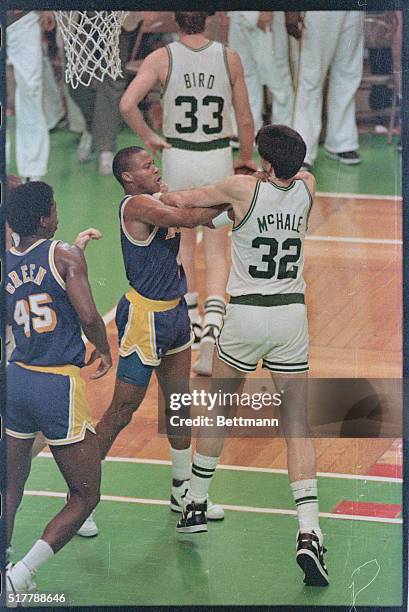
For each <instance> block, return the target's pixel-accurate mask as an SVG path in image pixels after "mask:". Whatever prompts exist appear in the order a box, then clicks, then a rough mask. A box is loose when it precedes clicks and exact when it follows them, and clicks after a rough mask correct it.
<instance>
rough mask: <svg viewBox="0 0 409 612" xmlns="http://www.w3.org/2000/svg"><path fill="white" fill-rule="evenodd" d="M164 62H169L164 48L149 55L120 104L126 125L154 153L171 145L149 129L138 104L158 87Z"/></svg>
mask: <svg viewBox="0 0 409 612" xmlns="http://www.w3.org/2000/svg"><path fill="white" fill-rule="evenodd" d="M164 62H165V63H167V62H168V56H167V52H166V49H164V48H163V49H157V50H156V51H154V52H153V53H151V54H150V55H148V57H147V58H146V59H145V60H144V61H143V62H142V65H141V67H140V68H139V70H138V74H137V75H136V77H135V78H134V79H133V80H132V81H131V83H130V85H129V87H128V88H127V90H126V91H125V93H124V95H123V96H122V98H121V101H120V103H119V110H120V112H121V114H122V117H123V118H124V119H125V121H126V123H127V124H128V125H129V127H130V128H131V129H132V130H133V131H134V132H135V133H136V134H138V136H140V137H141V138H142V140H143V142H144V143H145V146H146V147H147V148H148V149H151V150H152V151H154V152H155V151H158V150H161V149H167V148H169V147H170V145H169V144H168V143H167V142H166V140H164V139H163V138H161V137H160V136H158V134H156V133H155V132H154V131H153V130H152V129H151V128H150V127H149V125H148V124H147V123H146V121H145V119H144V118H143V114H142V113H141V111H140V110H139V108H138V104H139V103H140V102H142V100H143V99H144V98H145V96H147V95H148V93H149V92H150V91H151V89H153V87H154V86H155V85H156V83H157V81H158V80H159V74H160V68H161V67H162V64H163V63H164Z"/></svg>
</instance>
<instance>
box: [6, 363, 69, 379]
mask: <svg viewBox="0 0 409 612" xmlns="http://www.w3.org/2000/svg"><path fill="white" fill-rule="evenodd" d="M15 363H16V364H17V365H18V366H20V367H21V368H25V369H26V370H33V372H44V374H59V375H61V376H75V377H76V376H79V375H80V371H81V368H79V367H78V366H75V365H64V366H35V365H27V364H26V363H22V362H21V361H16V362H15Z"/></svg>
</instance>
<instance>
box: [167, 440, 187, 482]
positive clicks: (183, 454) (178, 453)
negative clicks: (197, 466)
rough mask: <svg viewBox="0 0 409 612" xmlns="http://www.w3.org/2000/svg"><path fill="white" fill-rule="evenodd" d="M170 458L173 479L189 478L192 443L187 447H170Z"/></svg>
mask: <svg viewBox="0 0 409 612" xmlns="http://www.w3.org/2000/svg"><path fill="white" fill-rule="evenodd" d="M170 456H171V459H172V478H173V479H174V480H189V478H190V474H191V471H192V445H190V446H189V448H184V449H182V450H177V449H176V448H171V449H170Z"/></svg>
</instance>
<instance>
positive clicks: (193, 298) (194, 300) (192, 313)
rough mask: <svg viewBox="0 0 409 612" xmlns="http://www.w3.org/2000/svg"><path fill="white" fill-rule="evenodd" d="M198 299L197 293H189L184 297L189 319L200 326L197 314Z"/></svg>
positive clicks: (199, 318)
mask: <svg viewBox="0 0 409 612" xmlns="http://www.w3.org/2000/svg"><path fill="white" fill-rule="evenodd" d="M198 299H199V294H198V292H197V291H190V292H189V293H186V295H185V300H186V304H187V309H188V311H189V318H190V320H191V322H192V323H198V324H199V325H200V324H201V317H200V314H199V307H198Z"/></svg>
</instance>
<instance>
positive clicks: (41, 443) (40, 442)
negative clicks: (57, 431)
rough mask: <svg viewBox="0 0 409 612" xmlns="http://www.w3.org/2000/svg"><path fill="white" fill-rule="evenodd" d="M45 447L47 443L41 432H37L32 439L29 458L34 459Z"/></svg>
mask: <svg viewBox="0 0 409 612" xmlns="http://www.w3.org/2000/svg"><path fill="white" fill-rule="evenodd" d="M46 446H47V442H46V441H45V438H44V436H43V434H42V433H41V431H39V432H38V434H37V435H36V437H35V438H34V444H33V448H32V449H31V458H32V459H34V457H37V455H38V454H39V453H41V451H43V450H44V449H45V447H46Z"/></svg>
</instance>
